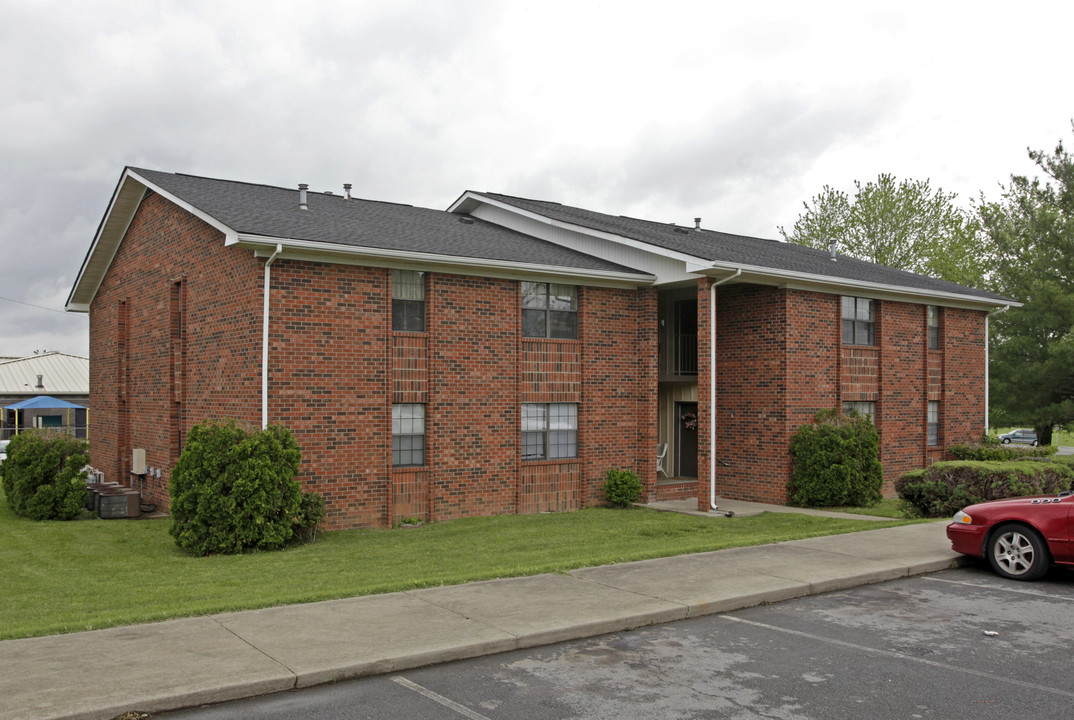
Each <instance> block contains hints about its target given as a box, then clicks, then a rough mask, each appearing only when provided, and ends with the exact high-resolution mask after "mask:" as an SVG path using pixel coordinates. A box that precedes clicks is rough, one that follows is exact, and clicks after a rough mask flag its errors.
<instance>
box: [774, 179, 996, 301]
mask: <svg viewBox="0 0 1074 720" xmlns="http://www.w3.org/2000/svg"><path fill="white" fill-rule="evenodd" d="M854 187H855V193H854V197H853V198H851V197H850V196H849V195H848V194H847V193H845V192H843V191H842V190H836V189H834V188H832V187H830V186H828V185H825V186H824V189H823V190H822V191H821V193H820V194H819V195H817V196H816V197H814V198H813V199H812V200H811V201H810V202H807V203H803V206H804V207H805V212H804V213H803V214H802V215H800V216H799V217H798V220H797V221H795V223H794V227H793V228H792V229H791V232H789V233H788V232H787V231H786V230H784V228H783V227H780V228H779V232H780V233H781V234H782V235H783V237H784V239H786V240H787V241H789V242H793V243H797V244H799V245H806V246H809V247H815V248H822V249H826V248H828V247H829V244H830V243H832V242H835V243H836V245H837V248H838V251H839V252H841V253H843V254H845V255H849V256H851V257H855V258H858V259H860V260H868V261H869V262H874V263H879V264H880V265H886V266H888V267H893V268H898V269H900V270H909V271H910V272H916V273H920V274H922V275H929V276H932V277H938V278H942V279H944V280H950V281H952V282H957V283H961V284H963V285H970V286H980V285H981V283H982V281H983V278H984V276H985V272H986V270H987V268H988V266H989V262H988V258H987V256H986V254H985V252H984V246H985V243H984V241H983V238H982V237H981V234H980V232H979V226H978V224H977V221H976V218H975V217H974V215H973V214H971V213H967V212H965V211H964V210H962V209H961V208H960V207H959V206H958V205H956V204H955V198H956V197H957V196H956V195H955V194H954V193H945V192H944V191H943V190H942V189H939V188H937V189H936V190H933V189H932V188H931V187H929V181H928V180H903V181H902V182H896V180H895V177H894V176H893V175H888V174H881V175H880V176H879V177H877V179H876V182H868V183H865V184H864V185H863V184H862V183H861V182H860V181H858V180H855V181H854Z"/></svg>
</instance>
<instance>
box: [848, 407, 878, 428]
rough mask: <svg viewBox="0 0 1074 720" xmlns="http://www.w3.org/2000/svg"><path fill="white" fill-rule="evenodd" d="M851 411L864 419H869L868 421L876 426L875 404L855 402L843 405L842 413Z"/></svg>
mask: <svg viewBox="0 0 1074 720" xmlns="http://www.w3.org/2000/svg"><path fill="white" fill-rule="evenodd" d="M851 410H853V411H854V412H856V413H858V414H859V415H861V416H862V417H864V418H869V420H870V421H872V423H873V424H874V425H875V424H876V403H875V402H872V401H857V402H845V403H843V412H844V413H849V412H850V411H851Z"/></svg>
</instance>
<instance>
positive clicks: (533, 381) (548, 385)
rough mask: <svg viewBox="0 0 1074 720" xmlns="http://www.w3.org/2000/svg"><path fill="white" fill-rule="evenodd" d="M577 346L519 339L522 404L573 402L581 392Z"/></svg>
mask: <svg viewBox="0 0 1074 720" xmlns="http://www.w3.org/2000/svg"><path fill="white" fill-rule="evenodd" d="M580 351H581V346H580V344H579V342H578V341H576V340H532V339H529V338H523V340H522V370H521V375H522V379H521V382H520V384H519V390H520V392H521V394H522V396H521V401H522V402H524V403H568V402H573V403H576V402H578V401H579V400H580V399H581V396H582V393H581V388H582V363H581V357H580V355H581V352H580Z"/></svg>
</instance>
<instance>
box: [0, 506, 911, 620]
mask: <svg viewBox="0 0 1074 720" xmlns="http://www.w3.org/2000/svg"><path fill="white" fill-rule="evenodd" d="M908 522H910V521H905V520H892V521H890V522H885V521H876V520H848V519H842V518H831V517H816V516H808V515H800V514H786V513H780V514H777V513H764V514H761V515H757V516H753V517H742V518H719V519H717V518H708V517H691V516H686V515H679V514H675V513H661V512H655V511H652V510H646V509H640V508H633V509H628V510H611V509H607V508H591V509H586V510H578V511H574V512H570V513H552V514H542V515H499V516H493V517H475V518H464V519H459V520H453V521H450V522H444V523H433V524H430V525H426V526H424V527H420V528H414V529H394V530H346V531H338V532H330V533H323V534H322V535H321V536H320V538H319V539H318V541H317V542H316V543H314V544H312V545H305V546H296V547H292V548H288V549H285V550H282V551H277V552H258V553H249V554H246V555H228V556H223V555H218V556H210V557H205V558H194V557H190V556H188V555H186V554H185V553H183V552H182V551H181V550H179V549H178V548H177V547H176V546H175V544H174V542H173V540H172V538H171V536H170V535H169V534H168V528H169V526H170V520H168V519H156V520H97V519H85V520H78V521H71V522H48V521H45V522H34V521H31V520H26V519H24V518H19V517H17V516H15V515H14V514H13V513H12V512H11V510H10V509H9V508H8V506H7V502H6V499H4V498H3V496H2V493H0V607H3V608H4V612H3V613H2V614H0V640H4V639H12V638H21V637H35V636H41V635H52V634H58V633H66V632H78V631H83V630H93V629H99V628H105V627H115V626H119V625H133V624H138V623H145V622H153V621H158V620H165V619H170V618H177V617H189V616H196V615H208V614H215V613H221V612H229V611H234V610H249V609H256V608H263V607H270V606H274V605H289V604H296V603H305V602H315V601H319V600H329V599H334V598H342V597H353V596H357V595H371V594H378V593H386V592H394V591H400V590H410V589H415V588H421V587H434V586H440V585H454V584H459V583H464V582H472V581H477V580H489V579H494V578H503V577H519V576H526V575H536V574H540V573H548V572H565V571H567V570H571V569H575V568H579V567H589V566H596V565H608V564H612V563H620V562H628V561H633V560H644V559H649V558H656V557H667V556H672V555H682V554H687V553H695V552H706V551H711V550H723V549H727V548H733V547H745V546H750V545H763V544H768V543H775V542H782V541H786V540H797V539H804V538H810V537H817V536H822V535H835V534H841V533H847V532H855V531H859V530H866V529H877V528H881V527H891V526H894V525H903V524H907V523H908Z"/></svg>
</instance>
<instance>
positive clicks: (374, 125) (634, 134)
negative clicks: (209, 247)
mask: <svg viewBox="0 0 1074 720" xmlns="http://www.w3.org/2000/svg"><path fill="white" fill-rule="evenodd" d="M926 11H927V12H928V14H929V18H930V22H929V23H922V22H920V16H921V14H922V13H924V12H926ZM0 17H3V18H4V19H5V22H4V23H3V24H2V25H0V63H2V64H3V66H4V67H6V68H9V69H14V70H13V71H9V72H6V73H4V74H3V75H0V96H2V97H3V98H4V102H3V103H0V168H2V172H0V296H2V297H6V298H13V299H15V300H20V301H23V302H27V303H32V304H34V305H42V306H45V307H48V308H52V309H60V308H61V307H62V305H63V302H64V301H65V299H66V297H67V293H68V291H69V290H70V286H71V284H72V282H73V281H74V278H75V275H76V273H77V271H78V269H79V267H80V264H81V262H82V258H83V257H84V255H85V252H86V250H87V249H88V247H89V244H90V242H91V241H92V238H93V235H94V232H95V231H96V229H97V225H98V223H99V222H100V219H101V216H102V214H103V213H104V211H105V209H106V207H107V203H108V201H109V199H110V197H111V193H112V190H113V189H114V186H115V183H116V181H117V179H118V177H119V175H120V172H121V170H122V168H123V166H124V165H135V166H144V167H150V168H154V169H160V170H166V171H178V172H189V173H195V174H202V175H209V176H215V177H226V178H234V179H239V180H248V181H252V182H261V183H267V184H277V185H285V186H293V185H294V184H295V183H298V182H308V183H310V184H311V186H312V187H313V188H315V189H333V190H335V191H339V190H340V189H341V187H342V183H344V182H351V183H353V184H354V188H355V190H354V191H355V193H356V194H358V195H360V196H362V197H367V198H371V199H379V200H390V201H395V202H406V203H411V204H415V205H423V206H430V207H445V206H447V205H448V204H449V203H450V202H451V201H452V200H454V199H455V198H456V197H457V196H458V195H459V194H460V193H461V192H462V191H463V190H465V189H478V190H494V191H500V192H507V193H514V194H518V195H524V196H530V197H538V198H542V199H549V200H556V201H559V202H564V203H571V204H576V205H580V206H583V207H591V208H593V209H598V210H603V211H606V212H614V213H622V214H628V215H634V216H639V217H648V218H651V219H654V220H662V221H676V222H680V223H690V222H692V218H693V217H695V216H698V215H700V216H702V217H703V218H704V220H705V225H706V226H707V227H711V228H716V229H722V230H727V231H730V232H740V233H745V234H752V235H760V236H763V237H775V236H776V234H777V233H776V227H777V226H778V225H780V224H790V223H792V222H793V221H794V218H795V217H796V216H797V212H798V209H799V208H800V205H801V202H802V201H803V200H806V199H808V198H809V197H811V196H812V195H813V194H815V193H816V192H817V191H819V190H820V187H821V186H822V185H823V184H824V183H830V184H835V185H842V186H847V185H849V184H850V182H851V181H852V180H853V179H854V178H865V179H868V178H871V177H875V175H876V173H877V172H879V171H892V172H896V173H897V174H899V175H900V176H918V177H930V178H932V179H933V183H934V185H939V186H943V187H944V188H945V189H947V190H950V191H957V192H959V193H960V195H962V196H963V197H968V196H973V195H975V194H976V192H977V191H978V190H985V191H991V190H992V189H993V188H994V186H995V183H996V182H998V181H1003V180H1004V179H1005V178H1006V176H1007V174H1009V172H1014V171H1019V172H1024V171H1025V170H1026V168H1024V167H1011V166H1010V165H1011V158H1020V157H1022V156H1023V155H1024V148H1025V147H1026V145H1031V146H1034V147H1051V146H1052V145H1053V144H1054V142H1055V140H1056V139H1058V138H1059V137H1062V136H1065V135H1066V133H1067V132H1069V126H1068V120H1069V116H1070V114H1071V113H1072V112H1074V111H1071V110H1070V109H1069V107H1068V106H1066V105H1064V103H1065V100H1064V99H1063V98H1062V97H1059V96H1060V95H1061V91H1059V90H1056V88H1061V87H1065V85H1064V84H1063V83H1064V82H1065V80H1064V78H1063V75H1062V72H1063V70H1062V69H1063V68H1064V67H1065V56H1063V55H1062V48H1060V47H1058V46H1057V47H1056V48H1055V49H1054V50H1053V49H1051V48H1049V47H1047V46H1042V45H1040V44H1038V43H1035V42H1034V41H1033V39H1032V33H1030V32H1026V30H1027V29H1029V28H1031V27H1033V26H1034V23H1037V22H1040V21H1041V19H1042V18H1044V17H1047V19H1048V22H1049V24H1050V25H1052V26H1063V25H1064V24H1069V21H1070V20H1072V19H1074V10H1072V9H1071V8H1070V7H1068V6H1067V4H1056V5H1055V6H1054V7H1048V8H1047V9H1038V10H1036V11H1035V13H1034V12H1031V11H1029V10H1026V11H1024V12H1023V11H1020V13H1019V16H1018V17H1017V18H1013V19H1012V18H1011V17H1009V13H1005V12H1002V8H1001V9H992V10H990V9H987V8H982V9H978V10H975V15H974V18H973V27H975V28H977V29H978V30H979V31H983V30H984V29H987V30H988V37H989V38H990V42H988V43H981V42H977V41H974V40H973V37H974V36H975V35H976V34H979V33H963V32H962V31H961V29H962V28H964V27H965V26H964V22H965V21H966V18H964V17H962V15H961V14H960V13H958V12H954V11H945V10H944V9H943V8H938V7H933V6H932V5H930V4H928V3H924V2H921V3H916V2H913V1H911V2H908V3H904V4H900V5H899V6H898V7H897V8H896V7H890V8H874V9H868V8H862V7H861V6H860V5H858V4H851V5H847V6H845V7H838V6H836V7H835V8H834V9H832V10H827V11H824V12H821V11H818V10H816V9H815V8H804V7H802V6H801V5H800V4H798V3H792V2H784V3H780V2H769V3H758V4H755V6H751V7H749V8H745V7H743V8H729V7H727V6H725V5H724V4H717V3H711V4H710V3H689V2H677V1H675V0H671V1H669V2H666V3H662V4H661V6H660V7H659V9H658V11H654V9H653V6H652V5H651V4H647V3H633V2H628V1H627V0H623V2H618V3H614V4H610V3H601V2H585V1H584V0H579V1H577V2H571V3H566V2H559V1H558V0H547V1H546V2H544V3H540V4H537V3H527V2H522V1H518V2H511V1H503V2H492V1H491V0H472V1H468V2H451V3H429V2H419V1H418V0H414V1H412V2H392V3H385V2H378V1H374V0H366V1H365V2H348V3H340V2H333V3H301V4H298V5H296V4H295V3H294V2H280V1H276V0H272V1H269V0H264V1H262V2H238V1H236V2H227V3H215V2H214V3H210V2H163V3H144V2H135V1H133V0H132V1H130V2H124V1H120V0H115V1H110V2H105V1H101V2H94V3H78V4H71V3H59V2H35V3H25V2H22V1H21V0H0ZM941 40H942V41H943V42H940V41H941ZM1000 41H1003V42H1004V43H1005V47H1006V48H1007V54H1008V55H1011V56H1013V55H1017V54H1018V53H1032V54H1033V55H1034V57H1036V58H1037V59H1038V63H1037V70H1036V71H1035V72H1034V73H1033V74H1025V73H1017V72H1016V68H1014V67H1013V66H1011V64H1010V63H1007V62H1005V61H1004V58H1003V56H997V55H996V54H995V53H994V52H993V48H994V47H995V46H996V43H997V42H1000ZM1008 66H1011V67H1008ZM967 68H972V69H973V72H971V73H967V72H966V69H967ZM1053 68H1054V69H1053ZM1004 87H1008V88H1010V87H1016V88H1017V89H1018V93H1019V95H1018V96H1019V98H1020V101H1019V103H1018V106H1017V107H1007V106H1006V104H1005V103H1003V102H1001V101H1000V100H998V99H996V96H995V95H994V94H990V93H989V92H988V90H990V89H993V88H1004ZM960 184H961V185H963V187H959V186H958V185H960ZM966 185H968V186H966ZM0 310H2V311H3V321H2V322H0V355H17V354H27V353H30V352H32V351H33V350H34V349H41V348H50V349H61V350H65V351H67V352H74V353H79V354H85V353H86V352H87V347H88V343H87V337H86V320H85V318H84V317H83V316H81V315H74V316H72V315H64V314H59V313H56V312H50V311H48V310H40V309H36V308H33V307H28V306H26V305H20V304H17V303H12V302H9V301H5V300H0Z"/></svg>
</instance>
